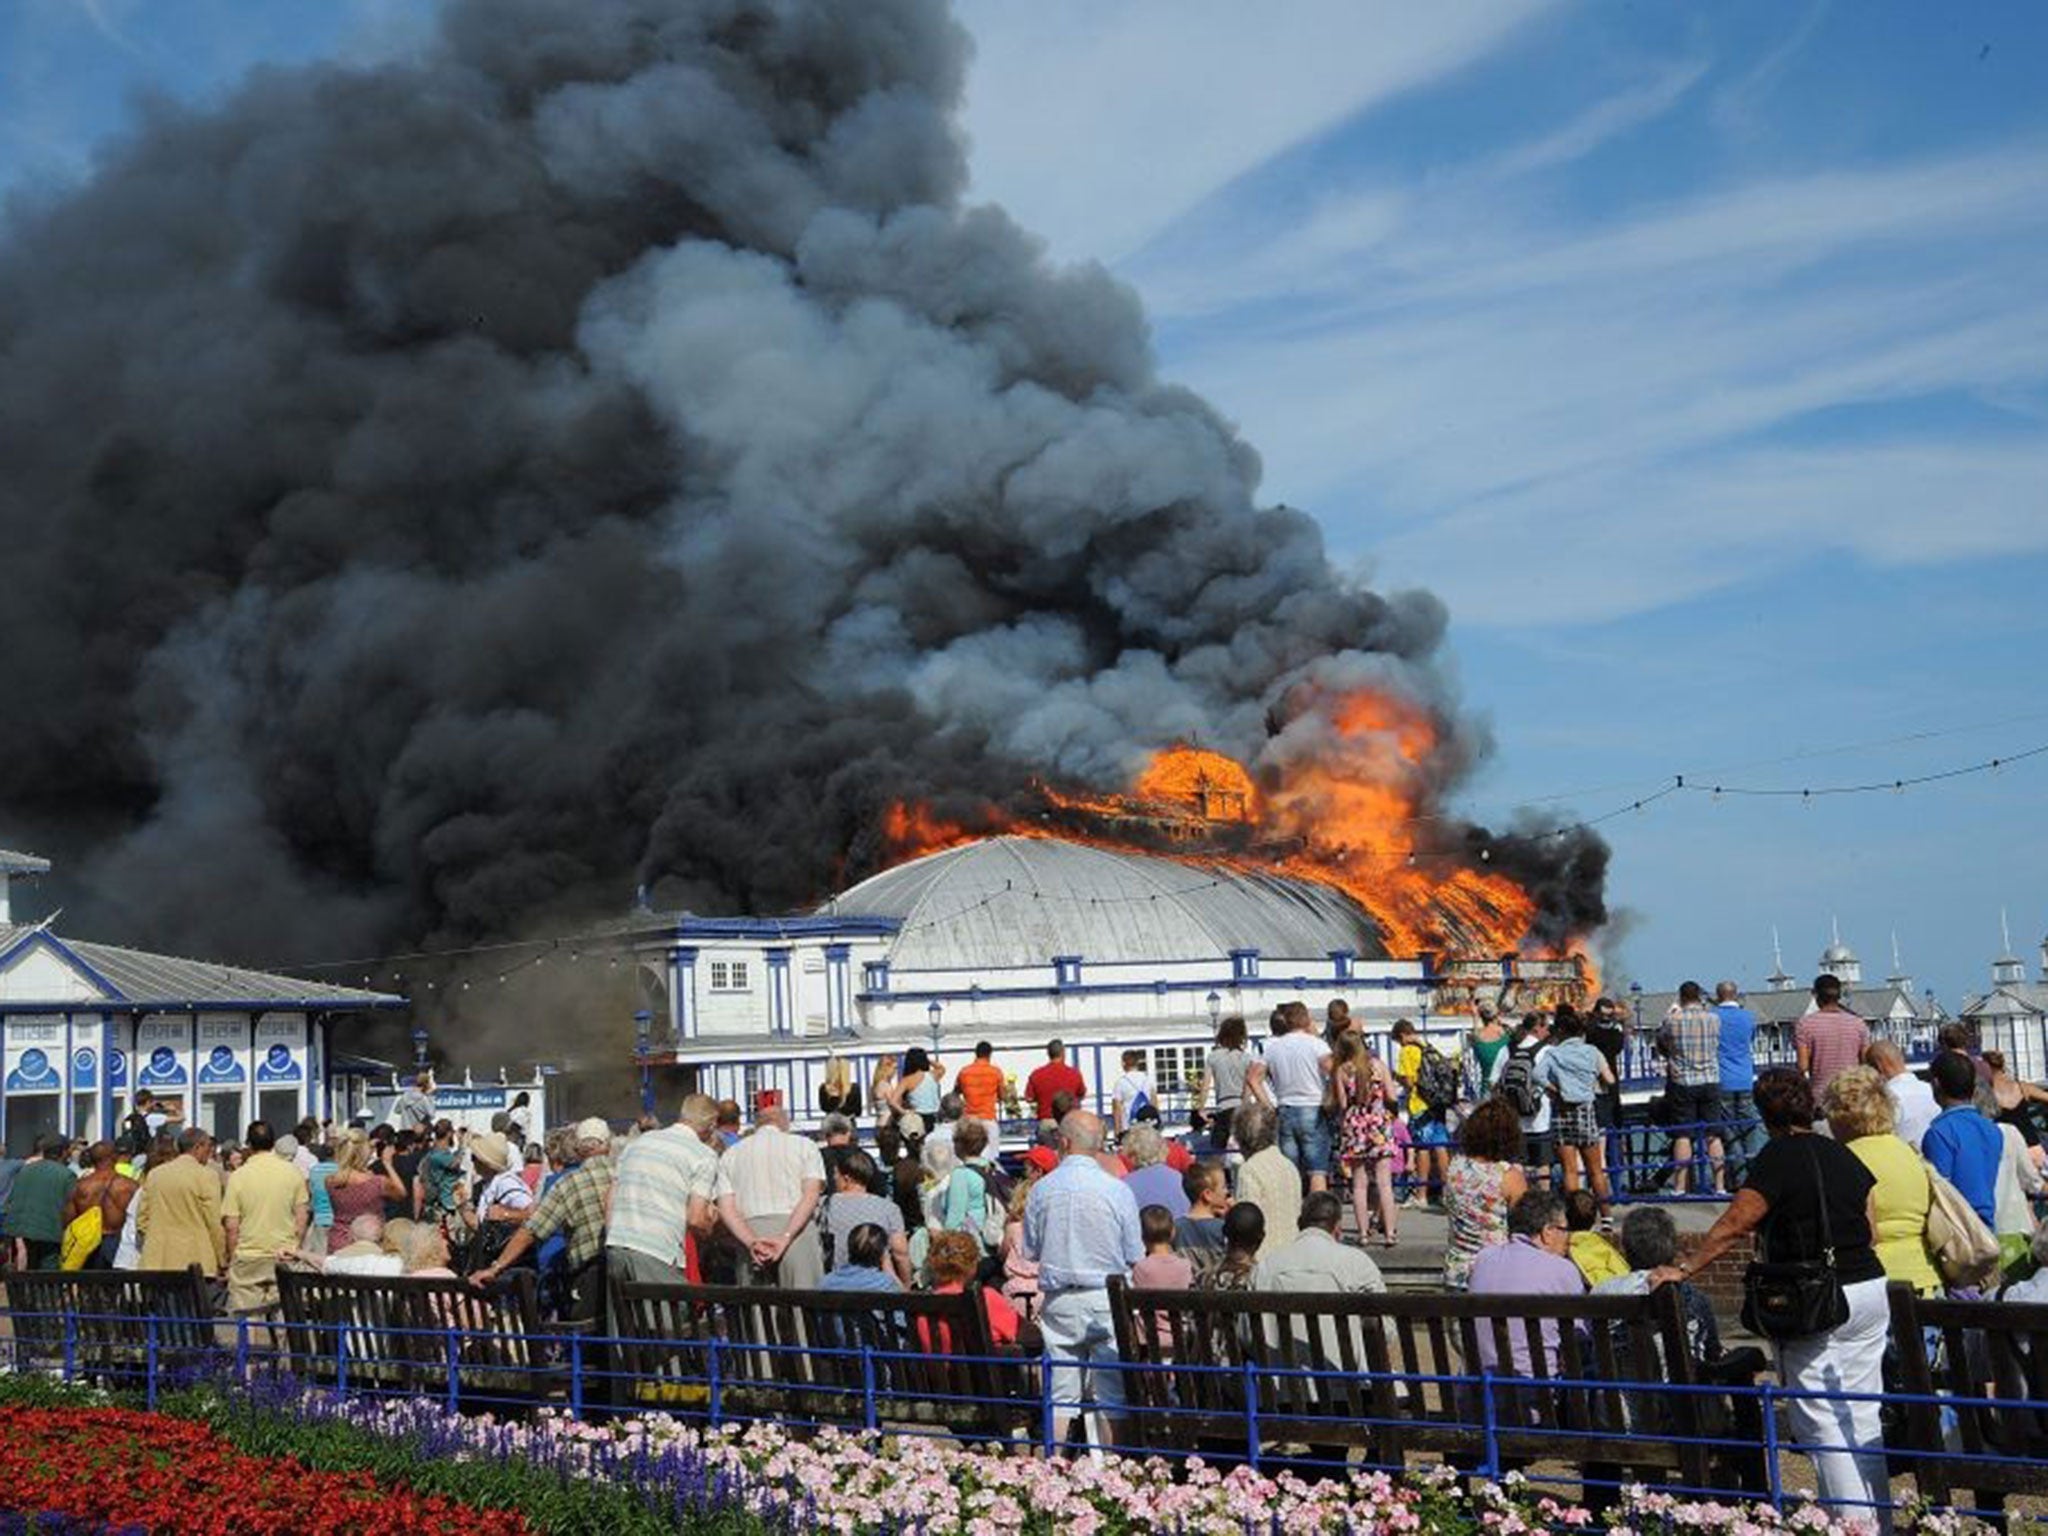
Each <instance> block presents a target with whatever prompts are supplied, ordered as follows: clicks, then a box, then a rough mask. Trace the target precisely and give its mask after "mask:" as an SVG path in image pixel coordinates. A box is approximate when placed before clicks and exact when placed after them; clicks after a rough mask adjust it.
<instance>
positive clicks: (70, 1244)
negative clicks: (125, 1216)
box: [57, 1201, 107, 1269]
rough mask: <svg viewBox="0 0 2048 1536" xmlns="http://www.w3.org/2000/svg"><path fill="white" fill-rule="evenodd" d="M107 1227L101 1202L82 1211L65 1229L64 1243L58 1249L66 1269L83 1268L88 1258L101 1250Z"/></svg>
mask: <svg viewBox="0 0 2048 1536" xmlns="http://www.w3.org/2000/svg"><path fill="white" fill-rule="evenodd" d="M106 1235H107V1234H106V1228H105V1226H104V1225H103V1224H102V1222H101V1219H100V1208H99V1202H97V1201H95V1202H93V1203H92V1204H91V1205H89V1206H87V1207H86V1208H85V1209H84V1210H82V1211H80V1212H79V1213H78V1214H77V1215H76V1216H75V1217H73V1218H72V1220H71V1225H70V1226H68V1227H66V1228H65V1229H64V1244H63V1246H62V1247H61V1248H59V1249H58V1250H57V1259H58V1262H59V1263H60V1264H61V1265H62V1266H63V1267H64V1268H66V1269H83V1268H85V1263H86V1260H88V1259H90V1258H91V1257H92V1256H93V1255H94V1254H96V1253H98V1252H99V1251H100V1239H101V1238H103V1237H105V1236H106Z"/></svg>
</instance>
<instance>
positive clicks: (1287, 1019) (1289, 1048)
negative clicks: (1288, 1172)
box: [1266, 1001, 1330, 1191]
mask: <svg viewBox="0 0 2048 1536" xmlns="http://www.w3.org/2000/svg"><path fill="white" fill-rule="evenodd" d="M1275 1013H1276V1014H1277V1015H1278V1022H1279V1023H1281V1024H1282V1025H1284V1032H1283V1033H1282V1034H1281V1035H1280V1036H1279V1037H1278V1038H1277V1039H1275V1040H1273V1041H1271V1042H1270V1043H1268V1045H1267V1046H1266V1087H1267V1090H1268V1091H1269V1092H1270V1093H1271V1094H1272V1095H1273V1102H1274V1103H1275V1104H1277V1105H1278V1106H1279V1108H1280V1139H1279V1147H1280V1155H1281V1156H1283V1157H1285V1158H1286V1159H1287V1160H1288V1161H1289V1162H1291V1163H1293V1164H1294V1166H1295V1167H1297V1168H1299V1169H1300V1170H1301V1171H1302V1172H1303V1173H1305V1174H1307V1175H1308V1187H1309V1189H1310V1190H1311V1191H1315V1190H1318V1189H1328V1188H1329V1187H1330V1124H1329V1122H1328V1121H1327V1120H1325V1119H1324V1118H1323V1090H1324V1088H1325V1087H1326V1085H1327V1084H1328V1083H1329V1080H1330V1051H1329V1047H1327V1046H1326V1045H1324V1044H1323V1040H1322V1036H1321V1035H1319V1034H1318V1033H1317V1032H1316V1027H1315V1020H1314V1019H1312V1018H1311V1017H1310V1016H1309V1011H1308V1005H1307V1004H1306V1003H1302V1002H1298V1001H1297V1002H1292V1003H1282V1004H1281V1005H1280V1007H1279V1008H1277V1009H1276V1010H1275Z"/></svg>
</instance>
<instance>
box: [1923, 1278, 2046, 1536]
mask: <svg viewBox="0 0 2048 1536" xmlns="http://www.w3.org/2000/svg"><path fill="white" fill-rule="evenodd" d="M1889 1296H1890V1301H1891V1309H1892V1343H1893V1346H1894V1348H1896V1349H1897V1351H1898V1359H1899V1385H1900V1387H1901V1388H1902V1389H1903V1391H1904V1393H1905V1394H1906V1395H1908V1396H1915V1397H1923V1398H1926V1397H1933V1396H1935V1395H1936V1394H1940V1395H1941V1396H1942V1397H1944V1398H1945V1399H1946V1402H1944V1403H1933V1402H1916V1403H1907V1404H1904V1405H1902V1413H1901V1418H1900V1421H1899V1426H1897V1428H1899V1429H1902V1432H1895V1433H1894V1435H1893V1442H1894V1443H1893V1444H1892V1447H1891V1448H1892V1450H1893V1451H1895V1452H1903V1453H1904V1454H1905V1455H1906V1456H1908V1457H1909V1458H1911V1460H1912V1463H1913V1476H1914V1481H1915V1482H1916V1483H1917V1484H1918V1486H1919V1489H1920V1493H1921V1496H1922V1497H1923V1498H1926V1499H1927V1500H1928V1501H1930V1502H1931V1503H1934V1504H1942V1505H1957V1504H1961V1505H1962V1506H1963V1507H1966V1508H1978V1509H1984V1510H1998V1509H2002V1508H2003V1507H2004V1504H2005V1500H2006V1497H2007V1495H2009V1494H2015V1493H2023V1494H2048V1408H2043V1407H2039V1406H2034V1407H2022V1406H2020V1405H2021V1404H2025V1403H2031V1404H2036V1405H2038V1404H2043V1403H2048V1305H2044V1304H2040V1303H2032V1302H2008V1301H1948V1300H1933V1299H1929V1298H1927V1297H1922V1296H1915V1295H1914V1294H1913V1292H1912V1290H1911V1288H1910V1287H1907V1286H1904V1285H1893V1286H1892V1287H1891V1288H1890V1291H1889ZM1930 1332H1932V1333H1934V1334H1935V1335H1937V1336H1938V1338H1939V1341H1940V1348H1939V1350H1938V1351H1931V1350H1930V1349H1929V1348H1928V1334H1929V1333H1930ZM1944 1409H1947V1410H1948V1411H1949V1412H1950V1413H1952V1414H1953V1415H1954V1424H1955V1437H1954V1440H1953V1441H1951V1440H1950V1439H1949V1438H1948V1437H1947V1435H1946V1434H1945V1431H1944V1425H1943V1417H1944V1414H1943V1410H1944ZM1965 1490H1966V1491H1967V1492H1968V1493H1969V1494H1971V1495H1973V1496H1974V1497H1972V1498H1968V1499H1960V1498H1959V1497H1958V1494H1959V1493H1960V1492H1963V1491H1965Z"/></svg>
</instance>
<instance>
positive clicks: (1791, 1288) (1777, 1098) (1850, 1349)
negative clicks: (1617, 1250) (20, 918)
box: [1651, 1067, 1892, 1532]
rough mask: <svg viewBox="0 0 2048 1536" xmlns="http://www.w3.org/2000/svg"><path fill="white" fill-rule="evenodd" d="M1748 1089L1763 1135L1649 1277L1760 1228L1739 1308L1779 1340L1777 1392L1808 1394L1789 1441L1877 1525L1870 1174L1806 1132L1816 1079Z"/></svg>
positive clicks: (1884, 1516) (1883, 1487) (1832, 1492)
mask: <svg viewBox="0 0 2048 1536" xmlns="http://www.w3.org/2000/svg"><path fill="white" fill-rule="evenodd" d="M1753 1096H1754V1098H1755V1100H1756V1107H1757V1113H1758V1115H1759V1116H1760V1117H1761V1118H1762V1120H1763V1123H1764V1130H1765V1132H1766V1133H1767V1134H1768V1136H1769V1138H1770V1140H1769V1141H1768V1143H1767V1144H1766V1145H1765V1147H1764V1149H1763V1151H1761V1152H1760V1153H1758V1154H1757V1156H1756V1157H1755V1158H1754V1159H1753V1160H1752V1161H1751V1162H1750V1165H1749V1177H1748V1179H1747V1180H1746V1181H1745V1182H1744V1184H1743V1186H1742V1188H1741V1189H1739V1190H1737V1191H1736V1192H1735V1197H1734V1199H1733V1200H1731V1201H1730V1202H1729V1205H1728V1209H1727V1211H1726V1212H1725V1213H1723V1215H1722V1217H1721V1219H1720V1220H1719V1221H1717V1222H1715V1223H1714V1226H1713V1229H1712V1230H1711V1231H1709V1232H1708V1233H1707V1235H1706V1236H1705V1237H1704V1238H1703V1239H1702V1240H1701V1241H1700V1244H1699V1246H1698V1247H1697V1248H1695V1249H1694V1250H1693V1252H1692V1253H1691V1254H1690V1255H1689V1256H1688V1257H1686V1258H1684V1259H1682V1260H1680V1261H1679V1262H1678V1263H1676V1264H1671V1265H1666V1266H1665V1267H1664V1268H1662V1269H1659V1270H1656V1271H1655V1272H1654V1273H1653V1274H1652V1275H1651V1280H1652V1283H1654V1284H1664V1283H1667V1282H1679V1281H1685V1280H1689V1279H1691V1278H1692V1276H1693V1275H1695V1274H1697V1273H1698V1272H1699V1271H1700V1270H1701V1269H1703V1268H1705V1267H1706V1266H1707V1265H1709V1264H1711V1263H1713V1261H1714V1260H1715V1259H1717V1258H1719V1257H1720V1256H1721V1255H1722V1254H1723V1253H1725V1252H1727V1250H1728V1249H1729V1248H1730V1247H1731V1246H1732V1245H1733V1244H1734V1243H1736V1242H1737V1241H1738V1240H1739V1239H1741V1238H1742V1237H1744V1236H1746V1235H1747V1234H1749V1233H1752V1232H1754V1233H1756V1234H1757V1251H1758V1257H1757V1261H1756V1262H1755V1263H1752V1264H1751V1265H1750V1266H1749V1272H1748V1274H1747V1275H1746V1276H1745V1277H1744V1283H1743V1292H1744V1301H1743V1308H1742V1316H1743V1321H1744V1323H1746V1324H1747V1325H1748V1326H1749V1327H1750V1328H1751V1329H1752V1330H1753V1331H1755V1332H1757V1333H1760V1334H1762V1335H1764V1336H1765V1337H1767V1338H1769V1339H1771V1340H1772V1341H1773V1342H1774V1343H1775V1344H1776V1345H1777V1353H1778V1379H1779V1380H1780V1381H1781V1382H1782V1383H1783V1384H1784V1386H1785V1387H1786V1388H1787V1389H1788V1391H1790V1392H1793V1393H1813V1394H1815V1395H1814V1396H1810V1397H1809V1396H1795V1397H1792V1398H1790V1399H1789V1400H1788V1402H1787V1404H1786V1412H1787V1415H1788V1417H1789V1418H1790V1420H1791V1423H1792V1431H1793V1435H1794V1438H1795V1439H1796V1440H1797V1441H1798V1442H1799V1444H1800V1445H1802V1446H1803V1447H1805V1448H1806V1450H1807V1451H1808V1452H1809V1453H1810V1454H1811V1455H1812V1457H1813V1464H1814V1472H1815V1475H1816V1477H1817V1478H1818V1480H1819V1483H1820V1493H1821V1498H1822V1500H1823V1501H1824V1502H1826V1503H1828V1504H1832V1505H1835V1506H1837V1508H1838V1512H1839V1513H1840V1514H1843V1515H1847V1516H1857V1517H1862V1518H1868V1519H1873V1520H1875V1521H1876V1522H1877V1526H1878V1529H1879V1531H1881V1532H1888V1531H1889V1530H1890V1529H1891V1520H1892V1504H1891V1486H1890V1483H1889V1481H1888V1480H1887V1478H1886V1476H1885V1457H1884V1431H1883V1426H1882V1424H1881V1423H1880V1421H1879V1412H1878V1407H1879V1405H1878V1403H1877V1401H1876V1399H1875V1394H1876V1393H1879V1392H1881V1391H1882V1390H1883V1389H1884V1348H1885V1340H1886V1337H1887V1335H1888V1333H1889V1331H1890V1327H1889V1325H1890V1312H1889V1308H1888V1307H1887V1305H1886V1303H1885V1294H1884V1288H1885V1273H1884V1265H1883V1264H1882V1263H1881V1262H1879V1260H1878V1256H1877V1250H1876V1248H1875V1246H1874V1245H1873V1241H1872V1237H1873V1234H1874V1233H1875V1232H1876V1230H1877V1223H1876V1221H1875V1220H1874V1219H1873V1217H1872V1213H1871V1193H1872V1191H1873V1190H1874V1189H1876V1187H1877V1180H1876V1179H1875V1178H1874V1177H1872V1175H1871V1172H1870V1170H1869V1169H1868V1168H1866V1167H1865V1166H1864V1165H1863V1163H1862V1161H1861V1160H1860V1159H1859V1158H1858V1157H1857V1156H1856V1154H1855V1153H1853V1152H1851V1151H1850V1150H1849V1149H1848V1148H1847V1147H1845V1146H1843V1145H1842V1144H1841V1143H1840V1142H1839V1141H1835V1140H1833V1139H1831V1138H1829V1137H1826V1136H1816V1135H1814V1134H1813V1120H1814V1103H1813V1089H1812V1087H1811V1086H1810V1085H1809V1084H1808V1083H1807V1080H1806V1078H1805V1076H1804V1075H1803V1074H1802V1073H1800V1072H1799V1071H1797V1070H1796V1069H1794V1068H1791V1067H1773V1068H1771V1069H1770V1070H1769V1071H1766V1072H1760V1073H1758V1074H1757V1080H1756V1089H1755V1092H1754V1095H1753ZM1864 1394H1870V1396H1867V1397H1866V1396H1864Z"/></svg>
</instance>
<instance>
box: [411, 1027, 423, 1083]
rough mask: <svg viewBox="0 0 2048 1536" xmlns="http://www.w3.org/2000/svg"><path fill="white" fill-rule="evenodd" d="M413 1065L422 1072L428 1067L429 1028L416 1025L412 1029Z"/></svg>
mask: <svg viewBox="0 0 2048 1536" xmlns="http://www.w3.org/2000/svg"><path fill="white" fill-rule="evenodd" d="M412 1064H413V1065H414V1066H415V1067H417V1068H419V1069H420V1070H421V1071H422V1072H424V1071H425V1070H426V1067H427V1026H426V1025H424V1024H415V1025H414V1026H413V1028H412Z"/></svg>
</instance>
